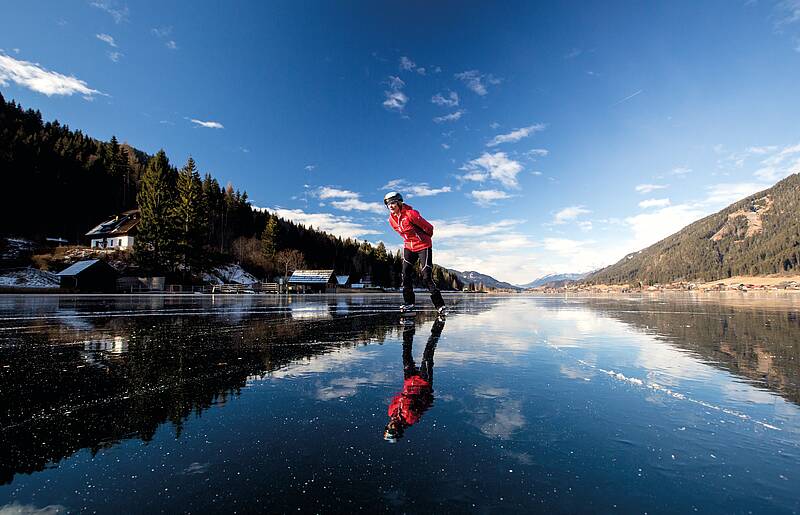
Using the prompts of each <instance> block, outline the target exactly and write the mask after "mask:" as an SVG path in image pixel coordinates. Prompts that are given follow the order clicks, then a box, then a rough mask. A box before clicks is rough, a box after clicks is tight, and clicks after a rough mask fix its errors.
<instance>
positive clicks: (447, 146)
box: [442, 143, 450, 150]
mask: <svg viewBox="0 0 800 515" xmlns="http://www.w3.org/2000/svg"><path fill="white" fill-rule="evenodd" d="M442 148H443V149H445V150H447V149H449V148H450V145H448V144H447V143H442Z"/></svg>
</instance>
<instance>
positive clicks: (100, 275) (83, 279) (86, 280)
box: [56, 259, 119, 293]
mask: <svg viewBox="0 0 800 515" xmlns="http://www.w3.org/2000/svg"><path fill="white" fill-rule="evenodd" d="M56 275H57V276H58V279H59V281H60V283H61V287H62V288H64V289H67V290H74V291H79V292H84V293H85V292H102V293H113V292H114V291H116V289H117V276H118V275H119V273H118V272H117V270H116V269H115V268H114V267H113V266H111V265H109V264H108V263H106V262H105V261H102V260H100V259H87V260H84V261H78V262H77V263H73V264H72V265H70V266H68V267H67V268H65V269H64V270H62V271H60V272H59V273H57V274H56Z"/></svg>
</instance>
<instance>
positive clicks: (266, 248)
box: [261, 216, 278, 263]
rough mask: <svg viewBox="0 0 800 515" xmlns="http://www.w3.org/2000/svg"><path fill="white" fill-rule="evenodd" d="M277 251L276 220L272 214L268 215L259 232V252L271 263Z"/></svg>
mask: <svg viewBox="0 0 800 515" xmlns="http://www.w3.org/2000/svg"><path fill="white" fill-rule="evenodd" d="M277 251H278V220H277V219H276V218H275V217H274V216H269V219H268V220H267V225H266V226H265V227H264V230H263V231H262V232H261V252H262V254H264V259H265V260H266V261H267V262H268V263H271V262H272V261H273V260H274V259H275V253H276V252H277Z"/></svg>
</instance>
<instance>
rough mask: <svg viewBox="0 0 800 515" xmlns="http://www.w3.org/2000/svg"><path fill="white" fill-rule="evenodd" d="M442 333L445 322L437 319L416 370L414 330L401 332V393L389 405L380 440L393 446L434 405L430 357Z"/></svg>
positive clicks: (411, 327) (431, 361)
mask: <svg viewBox="0 0 800 515" xmlns="http://www.w3.org/2000/svg"><path fill="white" fill-rule="evenodd" d="M443 329H444V320H443V319H442V318H437V319H436V321H435V322H434V323H433V327H432V328H431V336H430V337H429V338H428V343H427V344H426V345H425V351H424V352H423V353H422V366H420V367H419V368H417V365H416V363H414V357H413V356H412V355H411V351H412V347H413V345H414V331H415V329H414V326H413V325H412V326H410V327H408V328H406V330H405V331H403V390H402V391H401V392H400V393H398V394H397V395H395V396H394V398H393V399H392V401H391V402H390V403H389V410H388V415H389V423H388V424H386V429H385V430H384V432H383V438H384V439H385V440H386V441H388V442H392V443H395V442H397V440H399V439H400V438H402V437H403V433H404V432H405V430H406V429H407V428H408V427H410V426H412V425H414V424H416V423H417V422H419V419H420V418H421V417H422V414H423V413H425V412H426V411H427V410H428V408H430V407H431V405H433V353H434V352H435V351H436V344H437V343H438V342H439V337H440V336H441V335H442V330H443Z"/></svg>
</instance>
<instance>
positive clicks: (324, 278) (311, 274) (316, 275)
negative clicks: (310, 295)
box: [289, 270, 333, 284]
mask: <svg viewBox="0 0 800 515" xmlns="http://www.w3.org/2000/svg"><path fill="white" fill-rule="evenodd" d="M332 276H333V270H295V271H294V273H293V274H292V276H291V277H290V278H289V284H326V283H328V282H330V280H331V277H332Z"/></svg>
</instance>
